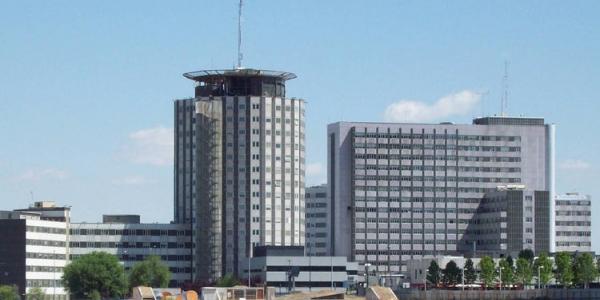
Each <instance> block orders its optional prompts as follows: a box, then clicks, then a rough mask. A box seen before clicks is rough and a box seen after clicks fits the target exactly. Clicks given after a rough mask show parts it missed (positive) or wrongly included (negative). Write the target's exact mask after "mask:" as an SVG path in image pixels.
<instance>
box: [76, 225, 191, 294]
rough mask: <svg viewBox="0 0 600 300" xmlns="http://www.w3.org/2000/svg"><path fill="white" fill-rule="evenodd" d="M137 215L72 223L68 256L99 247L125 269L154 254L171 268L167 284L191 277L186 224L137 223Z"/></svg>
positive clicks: (179, 282)
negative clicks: (169, 280) (114, 256)
mask: <svg viewBox="0 0 600 300" xmlns="http://www.w3.org/2000/svg"><path fill="white" fill-rule="evenodd" d="M139 219H140V218H139V216H127V217H126V218H119V217H117V216H106V215H105V216H104V218H103V220H105V221H108V222H109V223H72V224H71V242H70V247H71V259H75V258H77V257H79V256H81V255H84V254H88V253H91V252H94V251H102V252H107V253H110V254H114V255H116V256H117V257H118V259H119V260H120V261H121V263H123V265H124V267H125V270H128V269H129V268H131V267H132V266H133V264H135V263H136V262H139V261H142V260H144V259H145V258H146V257H147V256H149V255H157V256H160V258H161V260H162V261H163V262H164V263H165V264H167V265H168V266H169V270H170V271H171V274H172V276H171V282H170V283H169V286H171V287H178V286H181V285H182V284H183V283H184V282H186V281H192V278H191V276H192V262H193V253H192V252H193V247H192V243H191V228H190V227H189V225H185V224H160V223H147V224H144V223H139ZM119 220H120V221H119ZM119 222H120V223H119ZM129 222H133V223H129Z"/></svg>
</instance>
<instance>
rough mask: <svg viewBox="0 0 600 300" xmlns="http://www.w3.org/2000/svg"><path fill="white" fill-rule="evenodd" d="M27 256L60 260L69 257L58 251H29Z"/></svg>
mask: <svg viewBox="0 0 600 300" xmlns="http://www.w3.org/2000/svg"><path fill="white" fill-rule="evenodd" d="M26 257H27V258H34V259H58V260H65V259H67V256H66V255H65V254H58V253H37V252H27V254H26Z"/></svg>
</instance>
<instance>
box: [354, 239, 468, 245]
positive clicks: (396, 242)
mask: <svg viewBox="0 0 600 300" xmlns="http://www.w3.org/2000/svg"><path fill="white" fill-rule="evenodd" d="M423 242H424V243H425V244H446V245H448V244H450V245H453V244H456V240H450V239H443V240H386V241H382V240H375V239H366V240H363V239H360V240H356V244H363V245H365V244H367V245H374V244H403V245H410V244H423Z"/></svg>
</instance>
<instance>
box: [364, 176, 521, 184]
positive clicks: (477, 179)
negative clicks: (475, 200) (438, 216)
mask: <svg viewBox="0 0 600 300" xmlns="http://www.w3.org/2000/svg"><path fill="white" fill-rule="evenodd" d="M354 180H389V181H425V182H433V181H446V182H502V183H519V182H521V178H507V177H455V176H393V175H389V176H385V175H379V176H378V175H354Z"/></svg>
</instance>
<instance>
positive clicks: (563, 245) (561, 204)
mask: <svg viewBox="0 0 600 300" xmlns="http://www.w3.org/2000/svg"><path fill="white" fill-rule="evenodd" d="M591 205H592V202H591V197H590V196H589V195H582V194H579V193H567V194H562V195H558V196H557V197H556V200H555V207H556V212H555V232H554V233H555V246H556V251H557V252H560V251H568V252H575V251H579V252H588V251H591V248H592V237H591V231H592V206H591Z"/></svg>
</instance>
